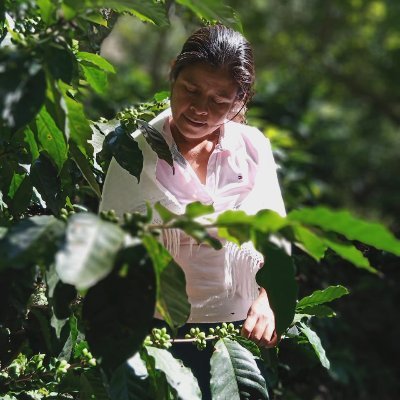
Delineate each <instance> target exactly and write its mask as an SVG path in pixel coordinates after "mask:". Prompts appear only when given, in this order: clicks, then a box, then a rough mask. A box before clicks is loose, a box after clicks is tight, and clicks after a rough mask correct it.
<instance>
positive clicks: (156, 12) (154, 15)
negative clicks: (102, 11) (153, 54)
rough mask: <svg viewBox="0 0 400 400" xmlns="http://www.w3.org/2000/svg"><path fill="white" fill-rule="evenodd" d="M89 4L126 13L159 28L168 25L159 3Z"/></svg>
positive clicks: (111, 0) (96, 0)
mask: <svg viewBox="0 0 400 400" xmlns="http://www.w3.org/2000/svg"><path fill="white" fill-rule="evenodd" d="M88 3H89V4H95V5H96V6H97V7H106V8H112V9H114V10H117V11H119V12H128V13H130V14H132V15H134V16H136V17H137V18H139V19H140V20H141V21H143V22H150V23H153V24H156V25H159V26H166V25H168V17H167V15H166V11H165V6H164V4H163V3H161V2H153V1H146V2H144V1H142V0H89V1H88Z"/></svg>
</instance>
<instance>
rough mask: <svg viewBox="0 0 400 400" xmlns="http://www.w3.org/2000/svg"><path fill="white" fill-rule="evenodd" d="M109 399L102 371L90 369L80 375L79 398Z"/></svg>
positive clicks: (88, 399)
mask: <svg viewBox="0 0 400 400" xmlns="http://www.w3.org/2000/svg"><path fill="white" fill-rule="evenodd" d="M93 399H96V400H109V399H110V398H109V396H108V394H107V390H106V388H105V387H104V381H103V378H102V376H101V375H100V371H99V370H98V369H97V370H94V369H90V370H88V371H84V373H83V374H81V376H80V390H79V400H93Z"/></svg>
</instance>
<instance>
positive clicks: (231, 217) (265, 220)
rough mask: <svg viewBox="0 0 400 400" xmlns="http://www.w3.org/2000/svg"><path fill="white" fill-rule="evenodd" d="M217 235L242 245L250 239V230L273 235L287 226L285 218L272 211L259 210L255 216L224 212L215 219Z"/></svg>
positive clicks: (241, 212)
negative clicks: (217, 228) (217, 229)
mask: <svg viewBox="0 0 400 400" xmlns="http://www.w3.org/2000/svg"><path fill="white" fill-rule="evenodd" d="M216 223H217V226H218V227H219V231H218V233H219V234H220V235H221V236H222V237H225V238H226V239H228V240H231V241H234V242H237V243H239V244H240V243H244V242H247V241H249V240H250V239H251V233H252V230H253V229H255V230H257V231H259V232H262V233H266V234H267V233H274V232H277V231H279V230H280V229H282V228H283V227H285V226H286V225H287V221H286V219H285V218H283V217H281V216H280V215H279V214H278V213H276V212H274V211H272V210H260V211H259V212H258V213H257V214H256V215H248V214H246V213H245V212H244V211H241V210H239V211H225V212H224V213H222V214H220V215H219V216H218V218H217V221H216Z"/></svg>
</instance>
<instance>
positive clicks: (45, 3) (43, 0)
mask: <svg viewBox="0 0 400 400" xmlns="http://www.w3.org/2000/svg"><path fill="white" fill-rule="evenodd" d="M36 2H37V5H38V6H39V9H40V15H41V17H42V20H43V21H44V22H45V23H46V25H51V24H53V23H54V22H55V21H56V10H57V5H56V4H54V2H52V1H51V0H36Z"/></svg>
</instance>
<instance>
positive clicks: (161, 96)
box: [154, 90, 170, 103]
mask: <svg viewBox="0 0 400 400" xmlns="http://www.w3.org/2000/svg"><path fill="white" fill-rule="evenodd" d="M169 96H170V92H169V91H167V90H163V91H162V92H157V93H156V94H155V95H154V100H155V101H157V102H159V103H161V102H163V101H165V100H168V99H169Z"/></svg>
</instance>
